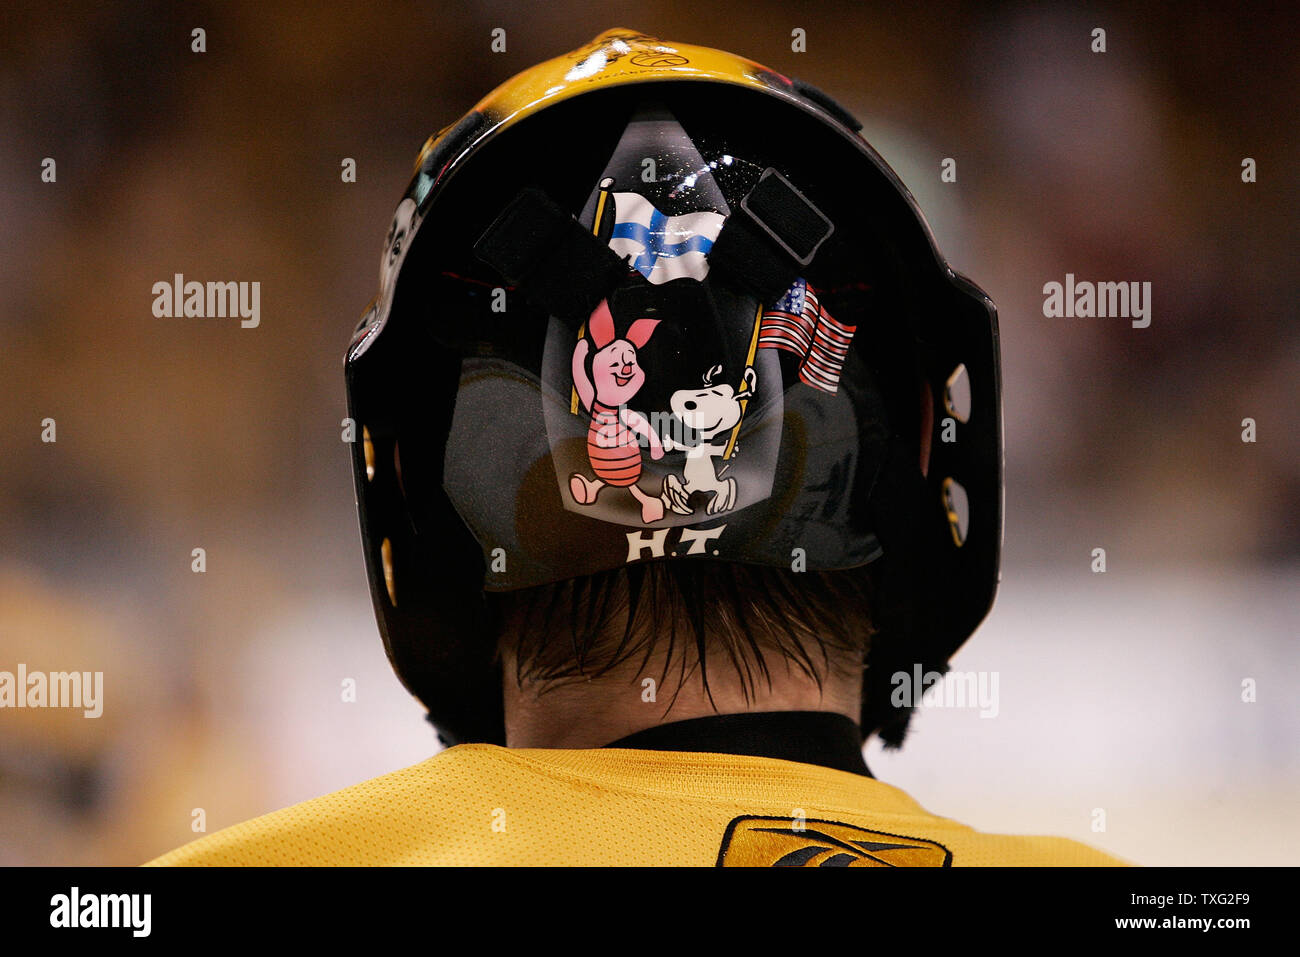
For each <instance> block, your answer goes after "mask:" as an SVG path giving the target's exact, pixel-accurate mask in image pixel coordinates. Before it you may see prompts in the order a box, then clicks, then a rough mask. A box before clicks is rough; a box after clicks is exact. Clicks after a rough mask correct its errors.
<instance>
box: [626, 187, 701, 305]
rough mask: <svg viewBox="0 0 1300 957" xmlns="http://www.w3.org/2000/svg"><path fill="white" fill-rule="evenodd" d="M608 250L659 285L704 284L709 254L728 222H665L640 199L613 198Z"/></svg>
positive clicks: (697, 218)
mask: <svg viewBox="0 0 1300 957" xmlns="http://www.w3.org/2000/svg"><path fill="white" fill-rule="evenodd" d="M613 197H614V216H615V219H614V231H613V233H612V235H611V236H610V239H609V248H610V249H612V250H614V252H616V253H617V254H618V255H619V256H620V257H622V258H623V259H626V260H628V262H629V263H630V264H631V266H632V268H633V269H635V270H636V271H637V272H639V273H640V274H641V275H643V276H645V278H646V279H648V280H649V281H650V282H652V283H655V284H656V285H658V284H659V283H665V282H668V281H669V280H670V279H680V278H681V277H683V276H687V277H690V278H691V279H699V280H703V279H704V277H705V276H707V275H708V273H709V262H708V258H707V257H708V252H709V250H710V249H712V248H713V242H714V240H716V239H717V238H718V232H719V231H720V230H721V229H722V224H723V222H725V221H726V217H725V216H723V215H722V214H721V213H712V212H700V213H683V214H682V215H680V216H665V215H664V214H663V213H661V212H659V210H658V209H656V208H655V206H654V204H653V203H651V202H650V201H649V200H648V199H646V198H645V197H644V196H642V195H640V194H639V193H614V194H613Z"/></svg>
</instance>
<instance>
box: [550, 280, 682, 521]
mask: <svg viewBox="0 0 1300 957" xmlns="http://www.w3.org/2000/svg"><path fill="white" fill-rule="evenodd" d="M659 322H660V320H658V319H637V320H636V321H635V322H633V323H632V324H631V326H629V327H628V330H627V334H626V335H625V336H624V337H623V338H615V335H614V319H613V317H612V316H611V315H610V312H609V304H608V303H607V302H605V301H603V300H602V301H601V303H600V305H599V306H597V307H596V310H595V312H593V313H592V315H591V319H590V322H589V324H588V327H589V331H590V334H591V341H590V342H588V340H587V337H585V336H583V337H582V338H580V339H579V340H578V343H577V345H576V346H575V347H574V349H573V360H572V369H573V387H574V390H575V391H576V392H577V394H578V399H579V401H580V402H581V403H582V407H583V408H584V409H586V410H588V412H590V414H591V422H590V423H589V425H588V427H587V459H588V461H589V463H590V464H591V470H592V472H594V473H595V478H594V479H589V478H587V477H586V476H585V475H582V474H581V473H579V472H574V473H573V475H571V476H570V477H569V492H570V494H572V495H573V500H574V501H575V502H576V503H577V504H579V505H592V504H594V503H595V501H596V496H598V495H599V494H600V492H601V490H602V489H603V488H604V487H605V486H606V485H612V486H614V487H615V488H626V489H627V490H628V491H629V492H631V493H632V495H633V497H635V498H636V500H637V501H638V502H639V503H640V504H641V520H642V521H643V522H645V523H646V524H647V525H648V524H650V523H651V522H657V521H658V520H659V519H661V518H663V517H664V503H663V501H661V500H660V499H659V498H658V497H657V496H651V495H647V494H646V493H645V492H643V491H641V489H639V488H638V487H637V484H636V483H637V479H639V478H640V477H641V439H644V440H645V441H646V443H648V444H649V446H650V457H651V458H652V459H660V458H663V454H664V450H663V445H662V444H661V443H660V441H659V436H658V435H656V434H655V431H654V429H653V428H651V427H650V423H649V422H647V421H646V420H645V417H644V416H642V415H641V414H640V413H637V412H634V411H632V410H631V409H629V408H628V407H627V403H628V402H630V401H631V400H632V398H633V397H634V396H635V395H636V394H637V392H638V391H639V390H640V388H641V386H642V385H643V384H644V383H645V370H644V369H642V368H641V366H640V365H638V364H637V349H639V348H641V347H643V346H645V344H646V342H647V341H649V339H650V335H651V334H652V333H653V332H654V329H655V326H657V325H658V324H659ZM592 343H594V344H595V347H596V350H597V351H596V353H595V354H594V355H592V356H591V375H590V377H588V375H587V356H588V354H589V353H590V351H591V345H592Z"/></svg>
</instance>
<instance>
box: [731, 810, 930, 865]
mask: <svg viewBox="0 0 1300 957" xmlns="http://www.w3.org/2000/svg"><path fill="white" fill-rule="evenodd" d="M717 866H718V867H951V866H952V851H950V850H948V849H947V848H946V847H944V846H943V845H942V844H940V843H938V842H937V841H929V840H926V839H924V838H919V837H905V836H904V835H902V834H889V833H886V832H885V831H870V830H867V829H866V828H862V827H857V826H855V825H853V824H842V823H840V822H838V821H819V820H804V819H802V818H789V817H755V816H752V815H743V816H741V817H738V818H735V819H733V820H732V822H731V823H730V824H728V825H727V830H726V833H725V834H723V836H722V847H720V848H719V849H718V861H717Z"/></svg>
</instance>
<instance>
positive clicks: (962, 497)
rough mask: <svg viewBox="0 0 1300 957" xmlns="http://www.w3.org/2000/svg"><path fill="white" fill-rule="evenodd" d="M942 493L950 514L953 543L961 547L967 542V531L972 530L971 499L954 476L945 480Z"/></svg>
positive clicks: (949, 523) (945, 509) (949, 524)
mask: <svg viewBox="0 0 1300 957" xmlns="http://www.w3.org/2000/svg"><path fill="white" fill-rule="evenodd" d="M942 495H943V510H944V511H945V512H946V513H947V515H948V528H949V530H950V531H951V532H952V541H953V544H954V545H956V546H957V547H958V548H961V547H962V546H963V545H964V544H966V533H967V532H968V531H970V499H969V498H968V497H967V495H966V489H965V488H963V487H962V484H961V483H960V482H958V481H957V480H956V479H954V478H946V479H944V480H943V492H942Z"/></svg>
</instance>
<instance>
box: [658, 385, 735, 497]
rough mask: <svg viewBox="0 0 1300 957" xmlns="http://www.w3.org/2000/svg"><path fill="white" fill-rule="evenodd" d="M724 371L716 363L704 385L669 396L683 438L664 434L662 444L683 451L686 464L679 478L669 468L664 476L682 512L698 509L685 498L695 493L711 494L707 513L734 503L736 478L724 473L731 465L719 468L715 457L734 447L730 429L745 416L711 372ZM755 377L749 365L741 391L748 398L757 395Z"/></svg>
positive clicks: (665, 493) (727, 388) (668, 493)
mask: <svg viewBox="0 0 1300 957" xmlns="http://www.w3.org/2000/svg"><path fill="white" fill-rule="evenodd" d="M721 371H722V366H714V367H713V368H712V369H710V370H709V371H708V372H707V373H705V375H704V385H703V387H702V388H699V389H681V390H679V391H677V392H674V393H673V395H672V398H671V399H670V400H669V405H670V406H671V407H672V411H673V415H675V416H676V417H677V418H678V419H679V420H680V421H681V422H682V424H683V425H684V426H685V429H683V430H682V432H683V433H684V435H683V437H682V439H681V440H676V441H675V440H674V439H673V437H672V436H671V435H670V436H668V437H666V438H665V439H664V442H663V445H664V449H665V450H666V451H669V452H672V451H674V450H678V449H679V450H681V451H683V452H685V453H686V464H685V465H684V466H683V467H682V477H681V478H680V479H679V478H678V477H677V476H676V475H674V474H672V473H671V472H670V473H669V474H668V475H667V476H665V477H664V491H663V499H664V501H665V502H667V503H668V507H669V508H671V509H672V510H673V511H674V512H677V513H678V514H681V515H689V514H691V512H692V511H694V509H692V508H691V506H690V504H689V503H688V501H687V500H688V499H689V498H690V497H691V495H692V494H694V493H695V492H705V493H707V494H708V496H709V498H708V502H707V504H706V505H705V506H704V511H705V512H706V513H707V514H709V515H714V514H716V513H718V512H725V511H727V510H728V509H730V508H731V507H732V506H733V505H735V504H736V480H735V479H734V478H731V477H730V476H727V475H726V472H727V470H728V469H729V468H730V467H731V465H730V463H728V464H726V465H723V466H722V467H721V468H718V463H716V462H715V461H714V459H716V458H719V457H726V454H727V452H728V451H731V452H734V451H736V446H735V445H734V443H733V441H732V438H733V436H732V432H733V430H734V429H735V428H736V426H737V424H739V422H740V420H741V418H742V417H743V416H744V414H745V406H744V405H742V404H741V400H740V399H739V398H737V396H736V390H735V389H733V388H732V387H731V386H730V385H726V384H717V385H715V384H714V382H713V377H714V376H715V375H717V374H718V373H719V372H721ZM756 380H757V377H756V376H755V374H754V369H753V367H752V366H750V367H746V369H745V378H744V387H745V390H746V391H745V392H744V393H743V395H744V396H745V397H746V398H747V399H748V398H751V397H752V396H753V393H754V388H755V385H756ZM729 446H730V448H729Z"/></svg>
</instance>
